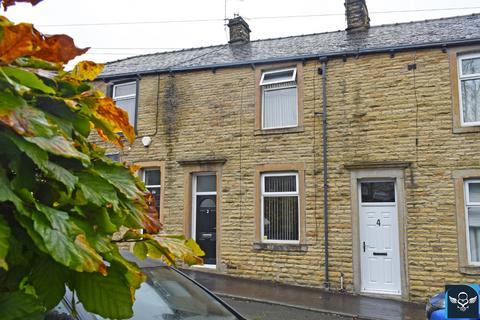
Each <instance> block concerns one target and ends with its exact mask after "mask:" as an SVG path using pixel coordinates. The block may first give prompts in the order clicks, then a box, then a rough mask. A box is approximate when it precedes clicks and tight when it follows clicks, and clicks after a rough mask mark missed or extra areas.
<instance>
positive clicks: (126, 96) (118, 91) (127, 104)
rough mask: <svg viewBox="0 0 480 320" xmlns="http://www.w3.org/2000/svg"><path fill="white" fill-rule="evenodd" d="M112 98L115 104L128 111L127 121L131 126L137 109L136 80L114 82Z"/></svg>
mask: <svg viewBox="0 0 480 320" xmlns="http://www.w3.org/2000/svg"><path fill="white" fill-rule="evenodd" d="M112 99H113V101H115V103H116V105H117V106H118V107H120V108H122V109H123V110H125V111H126V112H127V113H128V121H129V122H130V124H131V125H132V126H135V122H136V109H137V82H136V81H133V82H125V83H119V84H114V85H113V89H112Z"/></svg>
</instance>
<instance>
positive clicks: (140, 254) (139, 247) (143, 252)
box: [133, 241, 148, 260]
mask: <svg viewBox="0 0 480 320" xmlns="http://www.w3.org/2000/svg"><path fill="white" fill-rule="evenodd" d="M147 253H148V248H147V245H146V244H145V243H143V241H140V242H135V244H134V245H133V254H134V255H135V256H136V257H137V258H139V259H140V260H145V259H146V258H147Z"/></svg>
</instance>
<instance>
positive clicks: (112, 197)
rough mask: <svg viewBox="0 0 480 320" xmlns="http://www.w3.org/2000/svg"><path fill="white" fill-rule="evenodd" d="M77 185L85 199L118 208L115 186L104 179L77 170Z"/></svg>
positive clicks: (101, 205) (98, 204) (100, 205)
mask: <svg viewBox="0 0 480 320" xmlns="http://www.w3.org/2000/svg"><path fill="white" fill-rule="evenodd" d="M76 176H77V177H78V183H77V185H78V186H79V187H80V190H82V192H83V194H84V196H85V198H86V199H88V200H89V201H91V202H92V203H94V204H96V205H97V206H99V207H103V206H108V205H111V206H112V207H113V209H114V210H118V197H117V191H116V190H115V188H114V187H113V186H112V185H111V184H110V183H109V182H108V181H107V180H105V179H102V178H101V177H99V176H97V175H93V174H90V173H88V172H85V171H84V172H77V173H76Z"/></svg>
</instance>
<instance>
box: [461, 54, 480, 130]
mask: <svg viewBox="0 0 480 320" xmlns="http://www.w3.org/2000/svg"><path fill="white" fill-rule="evenodd" d="M458 70H459V71H458V75H459V86H458V88H459V91H460V92H459V97H460V114H461V117H460V118H461V125H462V126H463V127H468V126H480V54H479V53H477V54H466V55H460V56H459V57H458Z"/></svg>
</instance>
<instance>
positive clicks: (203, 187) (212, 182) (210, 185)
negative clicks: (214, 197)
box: [197, 175, 217, 192]
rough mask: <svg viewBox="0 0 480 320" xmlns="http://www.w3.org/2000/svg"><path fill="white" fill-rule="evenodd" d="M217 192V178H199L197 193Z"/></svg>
mask: <svg viewBox="0 0 480 320" xmlns="http://www.w3.org/2000/svg"><path fill="white" fill-rule="evenodd" d="M215 191H217V176H215V175H209V176H197V192H215Z"/></svg>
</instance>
